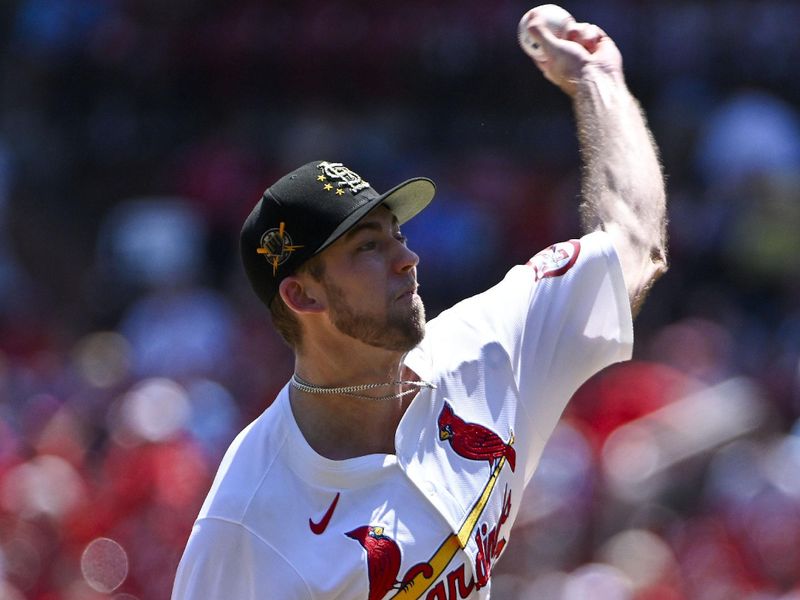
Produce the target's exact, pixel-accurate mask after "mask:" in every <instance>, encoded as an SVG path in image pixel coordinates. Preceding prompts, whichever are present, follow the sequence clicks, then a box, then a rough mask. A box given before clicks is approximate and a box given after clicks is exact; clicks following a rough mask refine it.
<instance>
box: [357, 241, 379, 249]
mask: <svg viewBox="0 0 800 600" xmlns="http://www.w3.org/2000/svg"><path fill="white" fill-rule="evenodd" d="M377 246H378V243H377V242H376V241H375V240H370V241H368V242H364V243H363V244H361V245H360V246H358V247H357V248H356V251H357V252H369V251H370V250H374V249H375V248H377Z"/></svg>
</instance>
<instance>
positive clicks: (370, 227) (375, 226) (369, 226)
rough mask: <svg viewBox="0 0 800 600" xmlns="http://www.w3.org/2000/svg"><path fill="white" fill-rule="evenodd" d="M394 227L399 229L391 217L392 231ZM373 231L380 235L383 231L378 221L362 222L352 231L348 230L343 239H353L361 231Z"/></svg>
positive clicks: (395, 218)
mask: <svg viewBox="0 0 800 600" xmlns="http://www.w3.org/2000/svg"><path fill="white" fill-rule="evenodd" d="M395 227H398V228H399V224H398V222H397V217H394V216H393V217H392V229H394V228H395ZM365 230H367V231H375V232H378V233H380V232H381V231H383V225H382V224H381V223H380V222H379V221H362V222H361V223H359V224H357V225H355V226H354V227H353V228H352V229H350V230H349V231H348V232H347V233H345V234H344V239H346V240H349V239H352V238H354V237H355V236H356V235H358V234H359V233H360V232H362V231H365Z"/></svg>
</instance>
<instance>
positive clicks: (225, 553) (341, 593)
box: [172, 232, 633, 600]
mask: <svg viewBox="0 0 800 600" xmlns="http://www.w3.org/2000/svg"><path fill="white" fill-rule="evenodd" d="M632 342H633V333H632V324H631V313H630V305H629V301H628V296H627V292H626V288H625V284H624V281H623V276H622V270H621V267H620V265H619V261H618V259H617V256H616V254H615V252H614V249H613V246H612V244H611V242H610V239H609V237H608V236H607V235H606V234H604V233H601V232H597V233H592V234H589V235H587V236H585V237H583V238H581V239H580V240H571V241H568V242H563V243H561V244H555V245H554V246H551V247H550V248H548V249H546V250H544V251H543V252H540V253H539V254H537V255H536V256H535V257H534V258H532V259H531V261H529V262H528V263H527V264H526V265H521V266H517V267H514V268H513V269H511V270H510V271H509V273H508V274H507V275H506V277H505V278H504V279H503V281H501V282H500V283H499V284H498V285H496V286H494V287H493V288H491V289H489V290H488V291H486V292H484V293H483V294H480V295H478V296H475V297H472V298H469V299H467V300H465V301H463V302H460V303H458V304H457V305H455V306H454V307H453V308H451V309H450V310H447V311H445V312H443V313H442V314H441V315H440V316H438V317H437V318H435V319H433V320H432V321H431V322H430V323H428V325H427V329H426V336H425V339H424V341H423V342H422V343H421V344H420V345H419V346H418V347H417V348H415V349H414V350H413V351H411V352H410V353H409V354H408V355H407V357H406V361H405V362H406V365H407V366H408V367H410V368H411V369H412V370H413V371H414V372H415V373H417V374H418V375H419V377H420V378H421V379H422V380H424V381H428V382H431V383H432V384H433V385H435V386H436V387H435V389H423V390H421V391H420V392H419V393H418V394H417V397H416V398H414V400H413V401H412V402H411V404H410V406H409V407H408V410H407V411H406V413H405V414H404V416H403V418H402V420H401V422H400V424H399V426H398V429H397V433H396V436H395V448H396V451H397V454H396V455H385V454H373V455H368V456H362V457H358V458H353V459H348V460H341V461H334V460H329V459H326V458H324V457H322V456H320V455H318V454H317V453H316V452H315V451H314V450H313V449H312V448H311V447H310V446H309V445H308V443H307V442H306V441H305V439H304V438H303V435H302V434H301V432H300V430H299V428H298V426H297V423H296V421H295V419H294V417H293V415H292V409H291V406H290V403H289V394H288V386H287V387H285V388H284V389H283V390H282V391H281V393H280V394H279V396H278V398H277V399H276V401H275V402H274V404H273V405H272V406H270V407H269V408H268V409H267V410H266V411H265V412H264V413H263V414H262V415H261V416H260V417H258V418H257V419H256V420H255V421H254V422H253V423H251V424H250V425H249V426H248V427H247V428H246V429H245V430H244V431H242V432H241V433H240V434H239V435H238V436H237V438H236V440H235V441H234V442H233V444H232V445H231V447H230V448H229V449H228V451H227V453H226V455H225V457H224V459H223V461H222V464H221V465H220V468H219V471H218V473H217V476H216V478H215V480H214V484H213V486H212V488H211V491H210V493H209V495H208V497H207V498H206V501H205V503H204V504H203V507H202V509H201V511H200V514H199V516H198V518H197V521H196V523H195V525H194V528H193V530H192V533H191V536H190V538H189V542H188V545H187V547H186V551H185V553H184V555H183V558H182V560H181V563H180V566H179V568H178V573H177V577H176V581H175V587H174V590H173V595H172V598H173V600H200V599H203V600H231V599H233V600H238V599H251V598H252V599H255V598H259V599H264V598H276V599H280V600H293V599H297V600H301V599H302V600H312V599H313V600H320V599H333V598H339V599H363V600H383V599H387V598H397V599H401V598H402V599H412V598H413V599H416V598H424V599H428V600H454V599H456V598H488V597H489V592H490V574H491V570H492V566H493V565H494V563H495V561H496V560H497V559H498V557H499V556H500V555H501V554H502V552H503V551H504V550H505V548H506V546H507V542H508V539H509V532H510V530H511V526H512V523H513V522H514V518H515V516H516V514H517V510H518V508H519V502H520V499H521V498H522V492H523V489H524V486H525V484H526V483H527V482H528V481H529V480H530V478H531V476H532V475H533V471H534V469H535V467H536V464H537V462H538V460H539V457H540V455H541V453H542V449H543V447H544V445H545V442H546V441H547V439H548V437H549V436H550V434H551V433H552V431H553V428H554V427H555V425H556V422H557V421H558V419H559V417H560V415H561V413H562V411H563V409H564V407H565V405H566V403H567V401H568V400H569V398H570V397H571V396H572V394H573V393H574V392H575V391H576V390H577V388H578V387H579V386H580V385H581V384H582V383H583V382H584V381H585V380H586V379H588V378H589V377H590V376H591V375H592V374H594V373H596V372H597V371H599V370H600V369H602V368H604V367H606V366H607V365H609V364H611V363H614V362H617V361H621V360H627V359H629V358H630V356H631V347H632ZM363 426H364V428H368V427H369V423H364V424H363Z"/></svg>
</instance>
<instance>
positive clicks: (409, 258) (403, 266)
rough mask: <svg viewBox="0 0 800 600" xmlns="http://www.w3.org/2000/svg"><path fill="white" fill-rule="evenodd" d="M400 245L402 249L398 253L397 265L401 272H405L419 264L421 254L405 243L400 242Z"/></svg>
mask: <svg viewBox="0 0 800 600" xmlns="http://www.w3.org/2000/svg"><path fill="white" fill-rule="evenodd" d="M398 246H399V247H400V250H399V252H398V254H397V259H396V261H395V265H396V268H397V270H398V271H399V272H400V273H405V272H407V271H410V270H411V269H413V268H414V267H416V266H417V265H418V264H419V256H417V254H416V252H414V251H412V250H411V249H410V248H409V247H408V246H406V245H405V244H403V243H400V242H398Z"/></svg>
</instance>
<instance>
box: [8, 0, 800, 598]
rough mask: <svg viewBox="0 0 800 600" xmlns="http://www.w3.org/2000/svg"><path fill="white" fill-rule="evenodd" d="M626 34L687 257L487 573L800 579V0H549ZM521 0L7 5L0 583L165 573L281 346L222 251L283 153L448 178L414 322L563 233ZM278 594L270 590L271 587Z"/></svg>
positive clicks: (581, 396) (276, 366)
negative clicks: (523, 37)
mask: <svg viewBox="0 0 800 600" xmlns="http://www.w3.org/2000/svg"><path fill="white" fill-rule="evenodd" d="M562 5H563V6H564V7H565V8H567V9H568V10H569V11H570V12H572V13H573V14H574V15H576V16H577V17H578V19H579V20H589V21H594V22H597V23H598V24H600V25H601V26H602V27H603V28H604V29H605V30H606V31H607V32H608V33H609V34H610V35H611V36H612V37H613V38H614V39H615V40H616V41H617V43H618V45H619V46H620V48H621V50H622V52H623V56H624V59H625V65H626V74H627V79H628V83H629V85H630V87H631V88H632V90H633V91H634V93H635V95H636V96H637V97H638V98H639V99H640V100H641V102H642V105H643V107H644V108H645V110H646V112H647V114H648V116H649V120H650V124H651V127H652V129H653V133H654V135H655V138H656V140H657V141H658V143H659V145H660V147H661V151H662V159H663V163H664V166H665V171H666V173H667V177H668V179H667V184H668V190H669V198H670V223H669V231H670V240H671V245H670V250H671V263H672V267H671V270H670V272H669V273H668V275H667V276H666V277H665V278H663V279H662V280H661V281H660V282H659V283H658V284H657V285H656V286H655V288H654V289H653V291H652V293H651V296H650V298H649V300H648V302H647V304H646V306H645V308H644V310H643V312H642V314H641V315H640V316H639V318H638V319H637V323H636V327H637V341H636V348H635V353H634V360H633V361H632V362H630V363H626V364H622V365H617V366H613V367H611V368H609V369H607V370H606V371H604V372H602V373H600V374H598V375H597V376H596V377H594V378H593V379H591V380H590V381H589V382H587V383H586V384H585V385H584V386H583V387H582V388H581V390H579V392H578V393H577V394H576V396H575V398H574V399H573V401H572V403H571V404H570V407H569V408H568V410H567V414H566V416H565V418H564V419H563V420H562V422H561V424H560V425H559V426H558V428H557V430H556V433H555V435H554V437H553V439H552V440H551V442H550V444H549V445H548V447H547V449H546V451H545V455H544V457H543V459H542V463H541V467H540V469H539V471H538V472H537V474H536V475H535V477H534V481H533V484H532V486H531V487H530V489H529V492H528V495H527V496H526V498H525V502H524V506H522V508H521V513H520V519H519V521H518V523H517V525H516V526H515V529H514V531H513V533H512V540H511V543H510V545H509V547H508V550H507V551H506V552H505V555H504V557H503V559H502V560H500V562H499V563H498V565H497V567H496V568H495V573H494V578H495V582H496V583H495V589H496V592H495V593H494V594H493V597H494V596H496V597H498V598H526V599H527V598H533V599H541V600H579V599H584V598H592V599H594V598H597V599H599V600H617V599H619V600H628V599H631V600H634V599H635V600H681V599H692V600H694V599H697V600H729V599H745V600H798V599H800V420H799V419H800V276H799V275H800V269H798V266H797V260H798V257H800V235H798V232H800V108H799V107H800V84H798V80H797V77H796V75H795V74H796V69H797V67H796V65H797V64H800V36H798V35H797V32H796V29H797V24H798V23H800V4H798V3H797V2H796V1H795V0H763V1H758V2H756V1H744V0H718V1H715V2H704V1H701V0H678V1H676V2H669V3H665V2H658V1H657V0H637V1H635V0H595V1H594V2H591V1H589V0H580V1H579V0H574V1H572V0H565V1H564V2H563V3H562ZM530 7H531V5H528V4H525V3H522V2H521V1H520V0H513V1H512V0H496V1H493V2H480V1H478V0H466V1H465V0H461V1H460V2H455V1H454V0H441V1H438V2H423V1H422V0H407V1H404V2H398V3H394V2H392V3H377V2H363V1H359V0H333V1H329V2H325V3H321V2H312V1H311V0H292V1H281V0H225V1H222V0H195V1H191V0H172V1H170V2H156V1H155V0H102V1H100V0H8V1H6V2H2V3H0V45H1V47H2V52H1V53H0V77H1V79H0V599H2V600H19V599H31V600H79V599H80V600H84V599H85V600H96V599H102V598H113V599H114V600H160V599H165V598H168V596H169V591H170V589H171V583H172V578H173V576H174V571H175V568H176V566H177V563H178V560H179V557H180V554H181V552H182V549H183V545H184V543H185V541H186V538H187V536H188V533H189V530H190V528H191V524H192V521H193V519H194V517H195V515H196V514H197V511H198V509H199V507H200V504H201V502H202V499H203V498H204V496H205V493H206V492H207V490H208V487H209V485H210V482H211V478H212V477H213V474H214V471H215V469H216V467H217V465H218V462H219V460H220V458H221V455H222V453H223V452H224V450H225V448H226V447H227V444H228V443H229V442H230V441H231V439H232V438H233V436H234V435H235V434H236V432H237V431H238V430H239V429H240V428H241V427H242V426H243V425H245V424H246V423H248V422H249V421H250V420H252V419H253V418H254V417H255V416H257V415H258V414H259V413H260V412H261V411H263V410H264V408H265V407H266V406H268V405H269V403H270V402H271V401H272V400H273V398H274V396H275V394H276V392H277V391H278V390H279V389H280V388H281V387H282V386H283V385H284V383H285V382H286V381H287V379H288V376H289V374H290V373H291V369H292V359H291V354H290V352H289V351H288V349H287V348H286V347H285V346H284V345H283V344H282V343H281V342H280V340H279V339H278V338H277V336H276V334H275V333H273V331H272V330H271V327H270V325H269V319H268V315H267V313H266V311H265V309H264V308H263V307H262V306H260V305H259V303H258V301H257V300H256V298H255V296H254V295H253V294H252V292H251V291H250V290H249V287H248V285H247V283H246V281H245V279H244V277H243V273H242V271H241V268H240V265H239V262H238V255H237V247H238V230H239V227H240V225H241V222H242V221H243V218H244V216H245V215H246V214H247V213H248V212H249V210H250V208H251V207H252V205H253V204H254V203H255V202H256V201H257V199H258V198H259V196H260V194H261V192H262V191H263V190H264V188H266V187H267V186H268V185H269V184H270V183H272V182H273V181H274V180H275V179H277V177H279V176H280V175H282V174H283V173H285V172H287V171H289V170H291V169H293V168H294V167H296V166H298V165H300V164H303V163H305V162H307V161H310V160H316V159H323V160H333V161H341V162H344V163H345V164H346V165H348V166H349V167H350V168H352V169H354V170H356V171H357V172H359V173H361V174H362V175H364V176H365V177H366V178H367V179H368V180H369V181H370V182H371V183H372V184H373V186H374V187H376V188H377V189H379V190H385V189H388V188H389V187H390V186H392V185H394V184H395V183H397V182H399V181H400V180H402V179H403V178H406V177H410V176H417V175H423V176H428V177H431V178H432V179H434V180H435V181H436V182H437V185H438V195H437V198H436V200H435V201H434V203H433V204H432V205H431V206H430V208H429V209H428V210H426V211H425V212H424V213H423V214H422V215H421V216H420V217H419V218H418V219H416V220H415V221H413V222H411V223H409V224H408V226H407V227H406V228H405V231H404V233H406V234H407V235H408V236H409V238H410V245H411V246H412V248H414V249H415V250H416V251H417V252H418V253H419V254H420V256H421V265H420V271H419V277H420V282H421V295H422V297H423V299H424V300H425V302H426V307H427V310H428V315H429V317H433V316H435V315H436V314H437V313H438V312H439V311H440V310H442V309H443V308H445V307H447V306H449V305H451V304H452V303H454V302H455V301H456V300H458V299H460V298H462V297H464V296H466V295H469V294H473V293H476V292H478V291H480V290H482V289H485V288H486V287H488V286H489V285H491V284H492V283H494V282H495V281H497V280H498V279H499V278H500V277H502V275H503V273H504V272H505V270H507V269H508V268H510V267H511V266H512V265H514V264H517V263H519V262H524V261H526V260H527V258H528V257H530V256H531V255H532V254H534V253H535V252H537V251H538V250H540V249H542V248H544V247H546V246H547V245H549V244H551V243H553V242H556V241H561V240H564V239H568V238H570V237H574V236H576V235H577V234H578V231H579V224H578V215H577V210H576V206H577V197H578V194H579V173H580V163H579V157H578V149H577V143H576V138H575V134H574V125H573V122H572V115H571V109H570V106H569V102H568V100H567V99H566V98H565V97H563V95H562V94H561V93H560V92H559V91H558V90H556V89H554V88H552V86H550V84H548V83H547V82H546V81H545V80H544V78H543V77H541V75H540V74H539V73H538V72H537V70H536V69H535V67H534V66H533V65H532V64H531V63H530V61H529V59H528V58H527V57H526V56H525V55H524V54H523V53H522V52H521V51H520V50H519V49H518V47H517V45H516V24H517V21H518V20H519V17H520V16H521V15H522V14H523V13H524V12H525V11H526V10H527V9H528V8H530ZM265 593H266V594H267V596H266V597H268V591H265Z"/></svg>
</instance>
